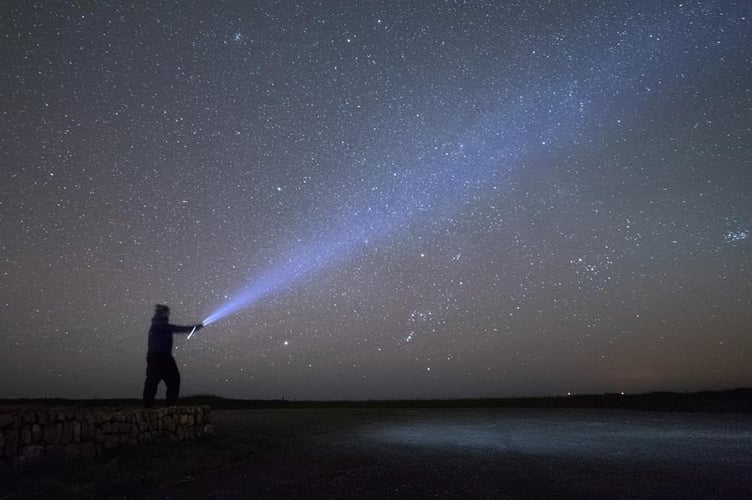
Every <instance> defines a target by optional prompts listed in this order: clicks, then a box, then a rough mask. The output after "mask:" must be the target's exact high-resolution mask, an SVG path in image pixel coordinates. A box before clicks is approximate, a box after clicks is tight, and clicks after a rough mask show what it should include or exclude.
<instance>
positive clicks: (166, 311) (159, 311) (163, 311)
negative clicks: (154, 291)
mask: <svg viewBox="0 0 752 500" xmlns="http://www.w3.org/2000/svg"><path fill="white" fill-rule="evenodd" d="M169 317H170V308H169V307H167V306H166V305H164V304H157V307H156V309H155V310H154V318H155V319H158V318H165V319H166V318H169Z"/></svg>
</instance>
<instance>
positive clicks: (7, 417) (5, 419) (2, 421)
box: [0, 413, 15, 429]
mask: <svg viewBox="0 0 752 500" xmlns="http://www.w3.org/2000/svg"><path fill="white" fill-rule="evenodd" d="M14 420H15V419H14V418H13V415H11V414H9V413H0V429H4V428H6V427H8V426H9V425H10V424H12V423H13V421H14Z"/></svg>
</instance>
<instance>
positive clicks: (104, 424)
mask: <svg viewBox="0 0 752 500" xmlns="http://www.w3.org/2000/svg"><path fill="white" fill-rule="evenodd" d="M212 431H213V428H212V425H211V419H210V412H209V407H208V406H172V407H168V408H159V409H153V410H145V409H133V410H118V411H114V410H111V411H105V410H81V409H62V408H58V409H55V408H24V407H10V408H0V464H2V465H6V466H7V465H10V466H12V465H16V464H19V463H23V462H25V461H27V460H31V459H35V458H39V457H50V458H62V457H97V456H101V455H102V452H103V450H105V449H109V448H114V447H116V446H121V445H133V444H136V443H141V442H143V441H148V440H152V439H169V440H172V441H180V440H184V439H196V438H199V437H201V436H204V435H206V434H211V433H212Z"/></svg>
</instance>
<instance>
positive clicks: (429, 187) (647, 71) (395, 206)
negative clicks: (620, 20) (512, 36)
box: [203, 11, 740, 325]
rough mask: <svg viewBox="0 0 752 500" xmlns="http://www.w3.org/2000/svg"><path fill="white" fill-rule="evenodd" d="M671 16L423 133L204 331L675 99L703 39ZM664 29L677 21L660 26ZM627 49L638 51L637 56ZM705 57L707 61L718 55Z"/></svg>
mask: <svg viewBox="0 0 752 500" xmlns="http://www.w3.org/2000/svg"><path fill="white" fill-rule="evenodd" d="M673 15H674V14H673V13H672V12H669V11H667V13H666V16H667V17H666V18H665V19H664V20H663V22H660V21H655V20H654V21H653V22H652V23H650V24H649V25H648V24H646V25H643V26H636V27H635V29H634V32H633V33H632V35H631V36H632V38H633V39H632V40H629V42H630V43H625V41H624V40H621V41H620V42H619V43H617V44H616V45H615V46H612V47H606V48H604V49H603V50H602V52H601V54H600V56H599V57H598V58H596V59H595V62H596V63H594V62H593V59H592V58H583V61H582V63H581V64H580V65H579V67H577V64H575V63H572V64H571V66H572V67H571V68H570V69H569V70H567V71H565V73H566V76H564V77H561V76H560V77H559V79H558V80H550V81H548V82H545V81H540V82H528V84H529V87H525V88H521V89H519V90H520V92H518V93H513V92H508V93H507V95H508V96H510V97H507V98H505V99H503V101H504V102H501V103H499V104H498V105H497V106H496V107H495V108H494V109H490V110H489V111H488V112H487V113H485V114H484V115H483V116H481V117H480V119H479V120H478V121H477V122H476V123H475V124H474V125H472V126H470V127H468V128H467V130H466V131H465V133H463V134H458V136H457V137H455V138H454V139H453V140H452V141H450V142H445V143H442V142H440V141H439V142H437V139H436V138H435V137H433V138H430V137H416V139H421V140H423V141H424V143H425V144H426V150H425V153H424V154H421V155H420V156H419V157H418V158H416V159H414V160H413V161H405V164H404V166H403V167H402V168H400V169H399V170H397V171H384V170H383V169H381V170H380V171H377V172H375V174H374V177H373V178H372V179H370V182H367V183H364V184H362V185H361V188H360V189H359V190H358V189H355V191H356V192H355V193H353V196H352V197H350V198H349V199H348V201H346V202H344V203H340V204H339V205H338V207H336V209H333V210H332V214H334V215H333V216H332V217H330V219H329V220H327V222H326V225H325V227H324V228H323V229H322V230H321V231H320V232H319V233H318V234H316V235H315V236H312V237H310V238H308V239H305V240H303V241H302V242H301V245H300V246H298V247H296V248H292V249H290V251H289V252H288V253H287V254H286V256H285V257H283V258H282V259H280V260H279V262H278V263H277V264H276V265H274V266H272V267H271V268H269V269H267V270H266V271H265V272H262V273H261V274H260V275H258V276H255V277H253V278H252V279H251V280H250V282H249V284H248V285H247V286H245V287H244V288H242V289H240V290H239V291H238V292H237V293H235V294H234V295H233V296H231V298H230V299H229V300H227V301H226V302H225V303H223V304H221V305H220V306H219V307H218V308H217V309H215V310H214V311H213V312H212V313H211V314H209V315H208V316H207V317H206V318H205V319H204V321H203V323H204V325H209V324H211V323H214V322H215V321H217V320H219V319H221V318H224V317H226V316H228V315H230V314H233V313H236V312H237V311H239V310H241V309H245V308H248V307H251V306H254V305H255V304H257V303H258V302H259V301H260V300H262V299H264V298H267V297H269V296H272V295H274V294H277V293H280V292H282V291H283V290H285V289H287V288H290V287H292V286H294V285H296V284H299V283H300V282H301V281H303V280H306V279H308V278H310V277H312V276H314V275H315V274H317V273H319V272H321V271H323V270H325V269H328V268H332V267H334V266H337V265H339V264H340V263H342V262H343V261H345V260H347V259H351V258H353V257H354V256H355V255H356V254H357V253H358V252H360V251H362V250H364V249H367V248H368V247H369V246H370V245H371V244H373V243H378V242H379V241H381V240H384V239H385V238H397V237H399V235H401V234H402V233H403V232H404V231H406V230H409V229H411V228H413V227H415V226H417V225H418V224H425V223H426V222H427V221H428V223H429V224H432V223H435V221H437V220H440V218H441V217H450V216H451V214H453V213H456V212H458V211H461V210H462V208H463V207H466V206H469V205H471V204H472V203H477V202H478V200H481V199H483V196H484V195H486V194H487V193H488V192H489V191H490V190H494V191H498V190H500V189H501V190H504V189H506V188H507V186H508V185H509V178H510V176H511V175H512V173H514V172H515V171H517V170H520V169H524V168H525V165H526V164H527V163H529V162H531V161H534V160H535V159H536V158H538V157H540V156H544V157H550V155H552V154H555V155H556V158H561V157H563V156H564V155H565V154H571V153H573V152H575V151H577V150H579V149H581V148H583V147H587V146H588V144H590V143H593V142H595V140H596V139H600V138H602V137H603V135H604V134H609V133H611V131H610V130H608V129H605V130H604V124H610V123H616V122H617V120H616V119H615V117H614V116H613V115H617V116H619V117H624V116H629V115H630V114H632V115H637V114H638V113H639V111H640V107H641V106H645V105H646V104H647V103H648V102H649V99H653V100H654V99H660V97H661V95H664V94H662V92H663V93H666V94H669V95H670V93H671V92H672V91H673V88H672V85H680V84H681V83H682V82H680V81H678V80H677V78H678V77H677V78H674V79H673V80H672V79H671V78H670V77H668V76H666V75H665V73H662V68H663V66H664V65H665V64H666V63H667V61H670V62H671V64H672V65H673V67H674V68H675V71H677V72H676V74H679V71H678V70H676V68H680V67H682V68H684V66H688V65H690V64H698V63H701V61H700V60H699V59H698V58H696V59H695V60H694V61H693V60H692V59H690V55H691V54H690V53H688V52H686V51H684V50H683V48H684V47H685V46H686V45H687V44H689V43H695V42H696V41H697V40H696V39H695V38H696V37H698V36H701V33H699V32H696V33H695V32H686V31H680V30H678V29H677V27H678V26H685V24H682V23H686V19H683V18H681V17H679V18H678V20H676V19H675V18H673V17H671V16H673ZM666 23H673V24H670V25H666V26H661V25H662V24H666ZM661 27H665V28H667V32H671V29H673V30H674V32H677V33H683V34H682V35H677V36H675V37H674V39H673V40H670V41H667V42H665V43H664V45H660V46H658V45H656V42H655V41H654V40H653V38H652V33H653V32H654V31H655V30H657V29H659V28H661ZM735 36H740V35H738V34H737V35H735ZM622 47H632V48H634V47H638V48H639V50H638V51H637V53H633V52H630V51H629V50H632V49H629V50H628V49H625V48H622ZM625 51H626V52H625ZM694 55H695V56H696V55H697V54H694ZM703 55H704V56H705V57H706V58H710V57H711V55H712V53H710V52H708V53H706V54H703ZM598 63H600V64H598ZM684 69H685V70H686V71H687V72H689V69H690V68H684ZM651 77H654V78H657V79H662V81H663V87H662V92H661V91H658V90H654V91H651V92H650V96H649V97H646V96H645V95H644V93H643V92H642V89H644V85H643V87H640V83H641V82H643V81H645V80H647V79H649V78H651ZM635 89H636V90H635ZM322 198H325V197H322ZM335 198H336V197H335Z"/></svg>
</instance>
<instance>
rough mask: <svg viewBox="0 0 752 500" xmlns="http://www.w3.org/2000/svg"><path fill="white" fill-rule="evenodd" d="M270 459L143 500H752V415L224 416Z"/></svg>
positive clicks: (218, 416) (223, 421) (361, 412)
mask: <svg viewBox="0 0 752 500" xmlns="http://www.w3.org/2000/svg"><path fill="white" fill-rule="evenodd" d="M213 415H214V422H215V426H216V427H217V428H218V429H225V430H229V431H232V432H233V433H237V435H243V434H246V433H254V434H256V435H259V434H261V435H266V436H270V437H272V439H273V441H274V442H275V443H276V444H275V445H274V446H273V447H272V448H270V449H268V450H266V451H263V452H261V453H259V454H256V455H253V456H250V457H247V458H245V459H242V460H240V461H238V462H236V463H234V464H232V465H231V466H229V467H226V468H223V469H220V470H214V471H209V472H207V473H205V474H199V475H197V476H195V477H194V478H192V479H188V480H185V481H183V482H180V483H178V484H172V485H170V486H164V487H161V488H157V489H155V490H152V491H149V492H142V493H140V494H139V495H137V496H136V497H137V498H144V499H146V498H148V499H157V498H159V499H164V498H176V499H177V498H180V499H184V498H189V499H190V498H195V499H199V498H200V499H208V498H216V499H220V498H222V499H223V498H660V499H667V498H724V499H726V498H752V415H749V414H746V415H745V414H686V413H684V414H679V413H660V412H633V411H623V410H572V409H541V410H530V409H527V410H526V409H450V410H438V409H413V410H410V409H355V410H354V409H319V410H315V409H305V410H292V409H287V410H223V411H216V412H214V413H213Z"/></svg>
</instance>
